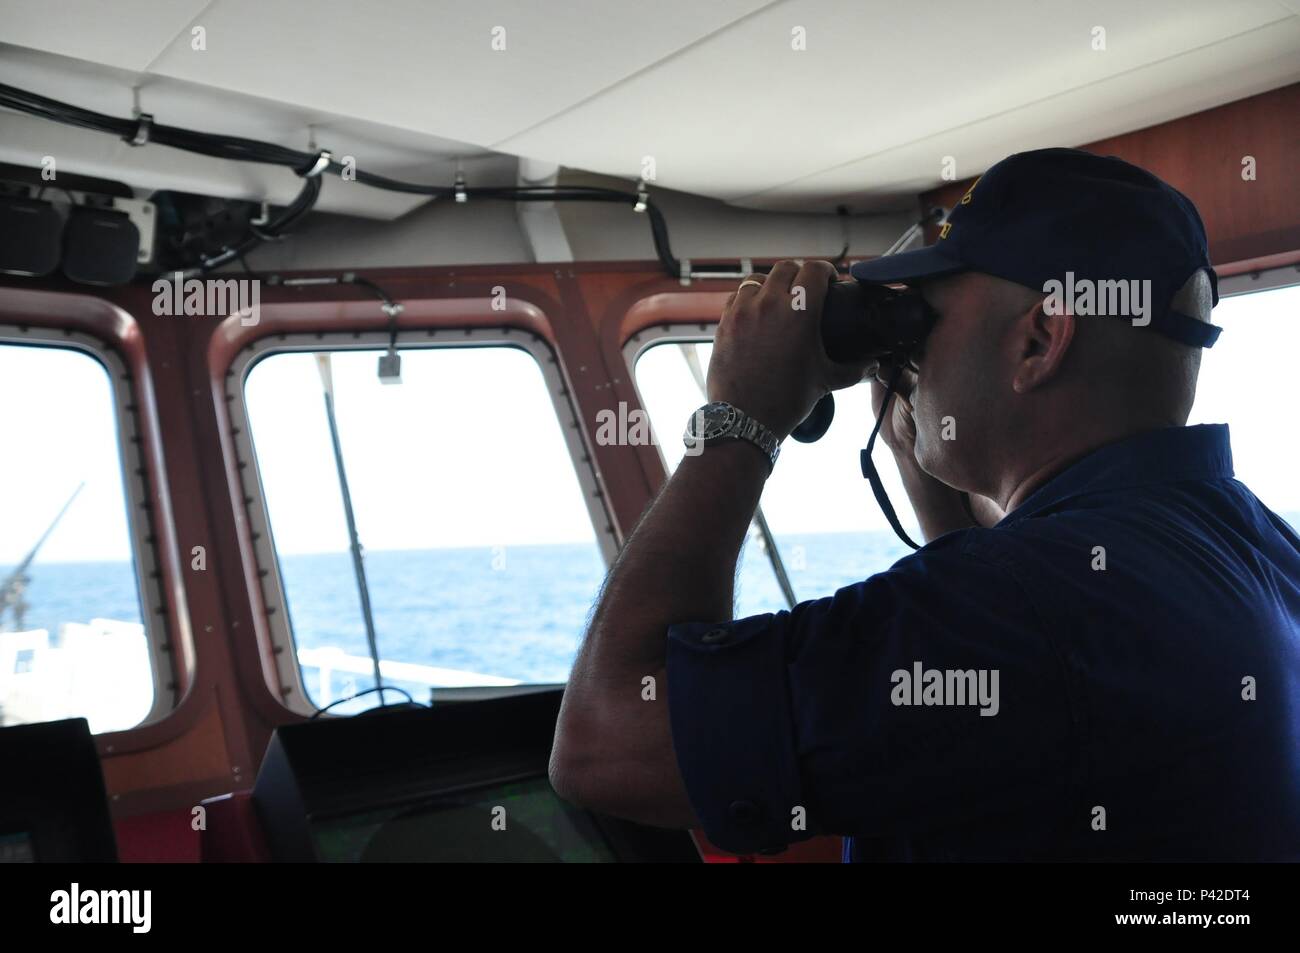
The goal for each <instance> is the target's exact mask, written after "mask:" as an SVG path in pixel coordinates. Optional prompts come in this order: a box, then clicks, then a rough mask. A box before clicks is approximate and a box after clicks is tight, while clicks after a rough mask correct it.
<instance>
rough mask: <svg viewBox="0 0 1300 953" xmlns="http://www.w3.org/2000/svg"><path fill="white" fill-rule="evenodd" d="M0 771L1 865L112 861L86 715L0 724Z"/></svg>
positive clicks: (103, 799) (104, 796)
mask: <svg viewBox="0 0 1300 953" xmlns="http://www.w3.org/2000/svg"><path fill="white" fill-rule="evenodd" d="M0 774H3V775H4V781H3V783H2V784H0V863H3V862H11V863H24V862H28V863H30V862H41V863H103V862H111V861H116V860H117V842H116V840H115V838H114V836H113V821H112V818H111V816H110V815H109V811H108V792H107V790H106V789H105V787H104V774H103V772H102V771H101V770H100V765H99V752H98V751H97V750H96V749H95V739H94V737H93V736H92V735H91V733H90V725H89V724H87V722H86V719H84V718H70V719H68V720H66V721H47V722H41V723H39V724H34V725H12V726H9V727H6V728H0Z"/></svg>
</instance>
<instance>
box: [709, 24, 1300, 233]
mask: <svg viewBox="0 0 1300 953" xmlns="http://www.w3.org/2000/svg"><path fill="white" fill-rule="evenodd" d="M1297 50H1300V18H1292V19H1290V20H1287V21H1285V22H1284V23H1280V24H1274V25H1271V26H1269V27H1267V28H1263V29H1257V30H1253V31H1251V32H1249V33H1246V34H1243V35H1241V36H1238V37H1234V38H1232V39H1231V40H1226V41H1224V42H1222V43H1218V44H1214V45H1212V46H1207V47H1201V48H1198V49H1196V50H1193V51H1192V52H1189V53H1185V54H1183V55H1181V56H1177V57H1172V58H1170V59H1167V60H1162V61H1160V62H1159V63H1154V64H1152V65H1150V66H1146V67H1143V68H1142V69H1141V70H1140V74H1138V75H1135V74H1133V73H1127V74H1122V75H1119V76H1114V77H1111V78H1109V79H1105V80H1101V81H1099V82H1097V83H1093V84H1090V85H1088V86H1086V87H1081V88H1076V89H1073V90H1070V91H1067V92H1064V93H1060V94H1057V95H1053V96H1046V97H1044V98H1042V99H1040V100H1038V101H1036V102H1031V103H1026V104H1025V105H1023V106H1020V107H1019V108H1016V109H1011V110H1006V111H1004V112H1000V113H996V114H994V115H992V116H989V117H988V118H985V119H980V120H977V121H974V122H970V123H966V124H964V125H960V126H957V127H955V128H952V129H945V130H942V131H940V132H936V133H934V134H932V135H929V136H924V137H922V138H919V139H916V140H914V141H912V142H907V143H904V144H902V145H899V146H895V147H891V148H888V149H886V150H883V151H881V152H879V153H877V154H875V155H870V156H866V157H864V158H862V159H857V160H854V161H852V162H848V163H844V164H842V165H839V166H836V167H833V168H829V169H825V170H822V171H819V172H817V173H814V174H812V175H809V176H807V177H804V178H801V179H797V180H794V181H789V182H781V183H777V184H774V185H773V186H771V187H770V188H769V189H767V190H766V191H763V192H760V193H758V194H756V195H749V196H743V197H739V198H734V199H733V204H737V205H743V206H748V207H754V208H766V209H771V210H788V211H795V210H809V209H829V208H831V207H833V206H834V205H836V204H838V203H845V204H848V205H849V206H850V207H852V208H853V209H854V210H855V211H867V210H878V209H882V208H891V207H898V206H897V197H900V196H901V197H904V198H909V197H911V196H914V195H915V194H916V193H918V192H922V191H925V190H927V189H931V188H934V187H935V186H938V185H942V184H943V179H942V177H941V173H942V161H943V159H944V158H945V157H947V156H952V157H953V159H954V161H955V166H956V167H955V169H954V177H955V178H958V179H962V178H967V177H969V176H972V175H978V174H979V173H982V172H983V171H984V170H985V169H987V168H988V167H989V166H990V165H992V164H993V163H994V162H997V161H998V160H999V159H1002V158H1005V157H1006V156H1007V155H1009V154H1010V153H1012V152H1020V151H1023V150H1026V149H1040V148H1047V147H1050V146H1074V145H1081V144H1083V143H1087V142H1095V141H1097V140H1099V139H1106V138H1109V137H1111V136H1114V135H1118V134H1121V133H1124V132H1129V131H1132V130H1135V129H1144V128H1146V127H1148V126H1152V125H1156V124H1158V123H1161V122H1165V121H1167V120H1169V119H1172V118H1174V117H1177V116H1182V115H1187V114H1189V113H1194V112H1200V111H1202V110H1206V109H1213V108H1214V107H1215V106H1221V105H1223V104H1224V103H1229V102H1233V101H1234V100H1238V99H1245V98H1246V97H1248V96H1253V95H1255V94H1257V93H1261V92H1265V91H1267V90H1270V89H1276V88H1278V87H1280V86H1285V85H1288V84H1290V83H1293V82H1297V81H1300V56H1297V54H1296V51H1297ZM1228 63H1231V64H1235V65H1233V66H1231V67H1228V66H1226V65H1225V64H1228ZM1135 89H1138V90H1140V93H1136V94H1135ZM1205 147H1206V149H1211V150H1212V149H1214V148H1216V144H1215V143H1205Z"/></svg>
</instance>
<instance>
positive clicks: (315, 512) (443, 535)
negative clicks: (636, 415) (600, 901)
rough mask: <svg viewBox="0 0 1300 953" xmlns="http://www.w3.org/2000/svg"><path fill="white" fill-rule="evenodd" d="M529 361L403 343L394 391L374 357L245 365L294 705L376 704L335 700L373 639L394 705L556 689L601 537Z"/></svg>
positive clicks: (554, 381)
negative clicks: (517, 688) (489, 690)
mask: <svg viewBox="0 0 1300 953" xmlns="http://www.w3.org/2000/svg"><path fill="white" fill-rule="evenodd" d="M444 333H445V332H444ZM455 334H456V336H457V337H458V338H465V337H468V335H466V334H464V333H462V332H455ZM424 336H425V335H424V334H422V333H421V334H419V335H418V337H424ZM348 340H349V342H350V341H351V336H349V338H348ZM290 343H292V341H291V342H290ZM310 346H311V347H313V348H320V347H322V343H321V341H320V340H317V339H316V337H315V336H314V335H313V336H312V344H311V345H310ZM325 346H329V341H328V339H327V340H326V345H325ZM529 348H530V349H531V350H532V352H533V353H530V350H526V349H524V348H522V347H503V346H473V347H460V346H456V347H437V346H434V347H402V348H401V350H400V357H401V366H400V376H401V380H400V383H384V382H383V381H381V379H380V377H379V374H378V373H377V367H378V362H379V358H380V356H381V355H383V353H384V351H383V349H382V348H380V349H376V348H375V347H374V345H373V344H371V345H370V346H367V347H362V348H356V349H351V350H332V351H317V350H312V351H304V350H299V351H290V352H281V353H272V354H270V355H269V356H266V357H263V358H262V359H260V360H256V361H255V362H254V363H253V364H252V366H251V369H250V370H249V371H248V372H247V378H246V385H245V388H244V394H245V400H246V406H247V416H248V423H249V427H250V431H251V436H252V445H251V448H250V449H251V452H252V456H253V457H254V459H255V462H256V471H255V472H256V474H257V475H258V476H260V486H258V485H257V484H253V483H251V482H250V481H248V480H247V479H246V482H245V486H246V489H248V490H249V491H250V492H249V497H250V499H254V501H255V502H254V505H253V506H252V507H250V515H251V516H252V519H253V523H254V524H255V525H256V524H257V522H258V520H259V519H260V518H261V517H260V516H259V515H258V512H259V504H264V511H262V512H264V513H265V518H266V519H267V521H268V529H269V533H268V534H267V535H268V537H269V542H271V543H273V549H272V548H271V546H269V545H262V548H261V549H260V550H259V554H258V558H259V562H260V563H261V564H262V569H263V570H264V577H265V579H264V590H263V591H264V598H265V601H266V604H267V607H268V610H269V613H270V614H269V615H268V620H269V622H270V628H271V631H272V636H273V638H283V639H285V640H286V641H291V643H292V645H293V647H294V652H295V654H296V661H297V663H298V671H296V672H292V673H285V674H283V675H282V677H283V678H286V679H289V678H292V679H294V680H296V684H297V688H296V689H295V691H299V690H300V691H301V692H303V693H304V695H303V696H302V700H303V701H305V703H306V704H309V705H310V706H312V707H317V708H323V707H325V706H327V705H334V706H335V707H333V708H331V711H332V712H343V713H346V712H351V711H357V710H360V709H362V708H367V707H372V706H375V705H377V704H380V696H379V694H377V693H373V692H372V693H370V694H366V695H361V696H359V697H357V698H355V699H354V700H352V701H342V700H343V699H347V698H349V697H351V696H355V695H357V694H358V693H359V692H364V691H366V690H367V689H373V688H374V687H375V677H374V663H373V661H372V657H371V650H370V645H371V641H370V640H371V636H370V633H371V632H373V640H374V646H375V649H376V651H377V653H378V657H379V668H380V677H381V679H382V681H383V684H384V685H386V686H394V688H393V689H392V690H386V691H385V692H384V693H383V700H384V702H385V703H387V704H393V703H396V702H400V701H402V700H403V699H402V697H401V695H400V692H398V691H397V689H400V690H402V691H405V692H407V693H409V694H410V695H411V696H412V697H413V698H414V699H415V700H416V701H418V702H428V701H429V699H430V694H431V692H433V693H437V692H439V691H447V690H453V689H461V688H481V687H492V686H498V687H502V688H505V687H508V686H513V685H520V684H553V683H562V682H564V681H565V680H566V679H567V677H568V674H569V669H570V666H571V665H572V662H573V657H574V655H575V653H576V651H577V648H578V644H579V641H580V639H581V636H582V632H583V625H584V622H585V619H586V616H587V613H588V611H589V609H590V608H591V605H592V602H593V601H594V598H595V595H596V591H597V589H598V587H599V586H600V583H601V580H602V579H603V578H604V573H605V568H606V563H605V559H604V558H603V556H602V548H604V551H605V555H606V556H608V555H612V545H611V544H612V537H610V536H609V535H608V532H607V531H608V525H607V524H608V520H607V519H606V518H605V516H604V511H603V509H602V506H601V500H600V498H599V496H598V494H597V493H596V491H595V481H594V477H593V476H592V474H591V471H590V469H589V467H590V464H589V463H588V462H586V460H587V454H586V452H585V450H584V449H583V445H582V443H581V440H582V437H581V435H580V432H579V430H578V428H576V427H574V426H572V424H573V419H574V418H573V411H572V409H571V408H570V405H569V403H568V399H567V391H566V390H565V388H564V386H563V383H562V381H561V379H560V377H559V374H558V369H557V368H556V366H555V364H554V358H553V357H551V355H550V352H549V350H547V349H546V348H545V347H543V346H542V345H541V344H540V343H534V344H530V345H529ZM327 394H328V400H327ZM327 403H328V406H327ZM557 412H558V413H559V415H560V417H559V418H557ZM331 413H332V414H333V419H334V424H333V428H334V433H335V435H336V437H337V446H338V449H339V451H340V455H339V457H338V458H336V455H335V436H332V434H331ZM575 460H576V461H577V463H576V468H575ZM254 479H256V477H254ZM344 481H346V486H347V489H348V492H349V499H350V504H351V513H352V521H353V525H354V526H355V540H356V543H357V544H358V547H359V548H358V549H357V550H356V552H359V554H360V558H359V560H358V559H357V558H355V557H354V547H353V535H352V534H351V533H350V531H349V519H348V509H347V505H346V502H345V496H344V492H343V489H342V487H343V485H344ZM593 519H595V520H596V522H597V523H598V525H599V529H600V531H601V532H602V538H601V539H600V540H599V542H598V535H597V532H596V531H595V529H594V528H593ZM267 542H268V540H266V539H264V540H262V541H261V543H260V544H259V545H261V544H265V543H267ZM367 601H368V604H369V621H367V611H366V603H367ZM280 607H283V610H282V611H281V610H280ZM282 654H283V653H282ZM295 700H296V699H295V698H290V699H289V701H290V703H291V704H293V703H294V702H295Z"/></svg>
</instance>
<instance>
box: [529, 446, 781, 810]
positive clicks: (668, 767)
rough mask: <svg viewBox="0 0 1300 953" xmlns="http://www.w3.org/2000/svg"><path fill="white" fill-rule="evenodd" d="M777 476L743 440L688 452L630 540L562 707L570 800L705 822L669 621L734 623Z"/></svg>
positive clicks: (562, 774) (558, 746) (558, 777)
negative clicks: (684, 732) (760, 516)
mask: <svg viewBox="0 0 1300 953" xmlns="http://www.w3.org/2000/svg"><path fill="white" fill-rule="evenodd" d="M767 474H768V464H767V461H766V460H764V459H763V455H762V453H761V452H760V451H759V450H758V449H757V448H756V447H753V446H749V445H747V444H744V443H742V442H740V441H728V442H726V443H723V444H720V445H717V446H713V447H709V448H708V449H706V450H705V451H704V453H703V455H701V456H698V457H686V458H685V459H684V460H682V462H681V464H680V466H678V468H677V472H676V473H674V474H673V476H672V478H671V479H670V480H669V481H668V484H667V486H665V487H664V490H663V492H662V493H661V494H660V495H659V497H658V499H656V500H655V502H654V503H653V504H652V505H651V507H650V509H649V511H648V512H647V513H646V514H645V516H644V517H642V519H641V522H640V524H639V525H638V526H637V528H636V531H635V532H634V533H633V534H632V537H631V539H629V540H628V542H627V544H626V545H625V546H624V547H623V552H622V553H621V554H620V555H619V559H618V562H617V563H616V564H615V565H614V568H613V569H612V570H611V571H610V574H609V578H608V579H607V580H606V582H605V587H604V589H603V591H602V592H601V595H600V600H599V602H598V603H597V607H596V611H595V613H594V614H593V616H592V621H591V625H590V626H589V627H588V629H587V635H586V638H585V639H584V640H583V643H582V648H581V649H580V650H579V652H578V657H577V659H576V660H575V661H574V664H573V671H572V672H571V673H570V675H569V682H568V686H567V687H566V688H565V692H564V701H563V703H562V705H561V708H560V717H559V722H558V725H557V729H556V735H555V747H554V749H553V751H552V755H551V782H552V783H553V784H554V785H555V787H556V789H557V790H559V791H560V792H561V793H562V794H563V795H564V796H565V797H567V798H568V799H569V800H572V801H575V802H576V803H580V804H584V805H586V806H587V807H589V808H591V809H593V810H603V811H606V812H607V813H614V814H618V815H620V816H622V817H627V818H630V819H633V820H637V821H641V822H643V823H648V824H658V825H662V826H665V827H689V826H692V825H693V824H694V823H695V818H694V814H693V812H692V811H691V806H690V803H689V801H688V799H687V795H686V790H685V787H684V785H683V782H682V780H681V775H680V772H679V771H678V768H677V764H676V760H675V755H674V752H673V745H672V728H671V724H670V721H669V717H668V698H667V691H666V689H667V685H666V677H667V632H668V627H669V626H671V625H673V624H674V623H677V622H712V621H723V620H729V619H730V618H731V616H732V592H733V587H734V582H735V572H736V557H737V555H738V554H739V552H740V547H741V544H742V543H743V542H744V539H745V532H746V530H747V529H748V527H749V522H750V520H751V519H752V518H753V515H754V509H755V507H757V505H758V499H759V496H760V495H761V494H762V490H763V483H764V481H765V480H766V478H767ZM647 677H648V678H651V679H653V680H654V684H655V686H656V688H655V691H654V693H653V695H648V694H647V693H646V691H645V689H646V681H645V680H646V679H647Z"/></svg>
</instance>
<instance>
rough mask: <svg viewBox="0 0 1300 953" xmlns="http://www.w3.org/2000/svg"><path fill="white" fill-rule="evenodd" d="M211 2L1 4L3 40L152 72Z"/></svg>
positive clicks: (35, 0)
mask: <svg viewBox="0 0 1300 953" xmlns="http://www.w3.org/2000/svg"><path fill="white" fill-rule="evenodd" d="M208 3H209V0H165V2H159V0H107V2H96V0H0V41H3V42H5V43H11V44H13V45H14V46H26V47H29V48H31V49H33V50H44V51H45V52H46V53H58V54H59V55H61V56H75V57H76V58H77V59H82V60H89V61H90V62H92V63H104V64H106V65H108V66H116V67H118V68H120V69H129V70H135V71H137V72H139V71H142V70H145V69H147V68H148V67H149V64H150V63H151V62H153V59H154V57H156V56H157V55H158V54H159V53H161V52H162V51H163V50H164V49H166V47H167V46H168V45H169V44H170V43H171V42H172V40H173V39H175V37H176V36H177V34H179V33H180V32H181V31H182V30H186V27H188V26H189V24H190V21H191V20H193V19H194V18H195V17H196V16H198V15H199V14H200V13H201V12H202V11H203V8H204V7H206V6H207V5H208ZM186 33H187V34H188V30H186Z"/></svg>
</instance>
